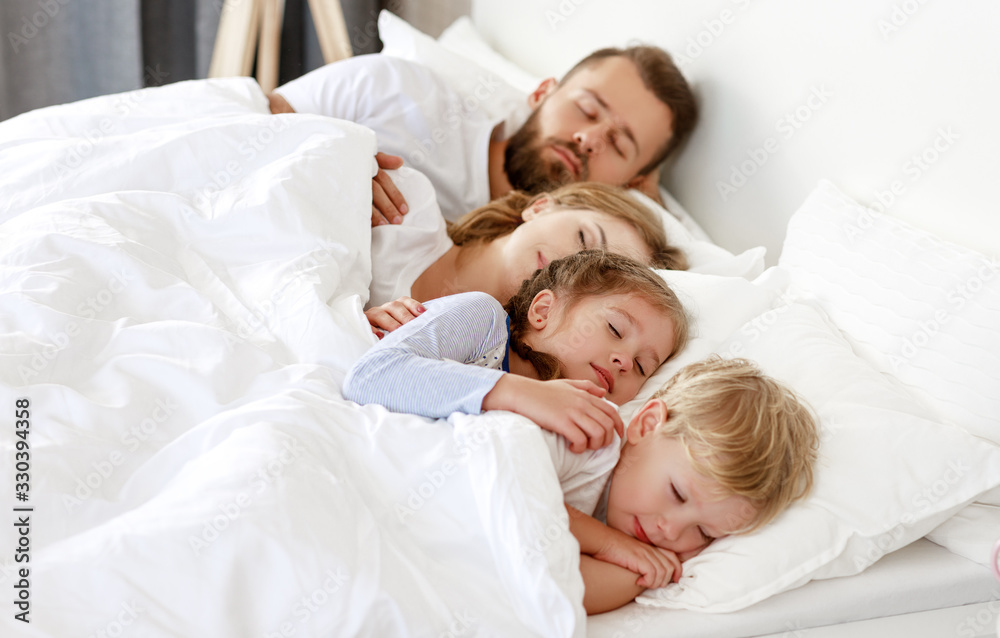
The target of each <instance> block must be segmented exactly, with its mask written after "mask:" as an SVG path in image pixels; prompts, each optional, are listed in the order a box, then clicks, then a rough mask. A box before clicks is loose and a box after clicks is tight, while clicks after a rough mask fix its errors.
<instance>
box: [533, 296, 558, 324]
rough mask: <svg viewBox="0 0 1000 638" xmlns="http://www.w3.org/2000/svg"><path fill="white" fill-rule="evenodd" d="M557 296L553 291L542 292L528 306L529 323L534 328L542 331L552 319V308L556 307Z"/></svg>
mask: <svg viewBox="0 0 1000 638" xmlns="http://www.w3.org/2000/svg"><path fill="white" fill-rule="evenodd" d="M555 301H556V296H555V293H553V292H552V291H551V290H549V289H548V288H546V289H545V290H542V291H541V292H539V293H538V294H537V295H535V298H534V299H532V300H531V305H530V306H528V323H529V325H531V327H532V328H535V329H537V330H541V329H542V328H544V327H545V326H546V325H548V323H549V321H550V320H551V319H552V308H553V306H554V305H555Z"/></svg>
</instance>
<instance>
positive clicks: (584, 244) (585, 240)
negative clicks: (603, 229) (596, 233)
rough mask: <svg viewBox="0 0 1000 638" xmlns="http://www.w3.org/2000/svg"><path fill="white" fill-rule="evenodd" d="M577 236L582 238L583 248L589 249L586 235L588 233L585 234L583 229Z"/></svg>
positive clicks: (581, 244)
mask: <svg viewBox="0 0 1000 638" xmlns="http://www.w3.org/2000/svg"><path fill="white" fill-rule="evenodd" d="M577 237H578V238H579V240H580V246H582V247H583V249H584V250H586V249H587V237H586V235H584V234H583V231H582V230H580V231H577Z"/></svg>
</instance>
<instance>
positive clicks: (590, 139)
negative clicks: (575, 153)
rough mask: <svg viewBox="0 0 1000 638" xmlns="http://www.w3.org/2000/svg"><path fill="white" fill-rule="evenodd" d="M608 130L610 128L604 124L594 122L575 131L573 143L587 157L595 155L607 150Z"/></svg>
mask: <svg viewBox="0 0 1000 638" xmlns="http://www.w3.org/2000/svg"><path fill="white" fill-rule="evenodd" d="M610 129H611V126H610V125H609V124H608V123H606V122H595V123H594V124H591V125H590V126H588V127H586V128H583V129H580V130H579V131H577V132H576V133H575V134H574V135H573V141H574V142H576V143H577V145H578V146H579V147H580V150H581V151H582V152H584V153H586V154H587V155H596V154H598V153H601V152H603V151H604V150H605V149H606V148H607V146H608V136H609V132H610Z"/></svg>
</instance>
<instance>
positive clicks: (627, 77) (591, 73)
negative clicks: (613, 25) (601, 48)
mask: <svg viewBox="0 0 1000 638" xmlns="http://www.w3.org/2000/svg"><path fill="white" fill-rule="evenodd" d="M615 84H635V85H636V86H637V87H642V88H645V85H644V84H643V83H642V78H641V77H640V76H639V70H638V69H637V68H636V66H635V64H633V62H632V61H631V60H629V59H628V58H626V57H624V56H621V55H614V56H610V57H607V58H600V59H597V60H593V61H591V62H589V63H588V64H587V65H586V66H583V67H580V68H579V69H577V70H576V71H575V72H574V73H573V74H572V75H570V76H569V77H568V78H566V79H565V80H564V81H563V85H564V86H574V87H579V88H591V89H594V88H602V87H610V86H613V85H615Z"/></svg>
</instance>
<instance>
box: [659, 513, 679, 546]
mask: <svg viewBox="0 0 1000 638" xmlns="http://www.w3.org/2000/svg"><path fill="white" fill-rule="evenodd" d="M656 525H657V527H659V528H660V532H661V533H662V534H663V537H664V538H665V539H666V540H668V541H676V540H677V537H678V535H679V533H678V530H679V529H680V526H679V525H676V524H674V523H671V522H670V521H669V520H667V519H666V518H665V517H663V516H661V517H660V520H658V521H657V522H656Z"/></svg>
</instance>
